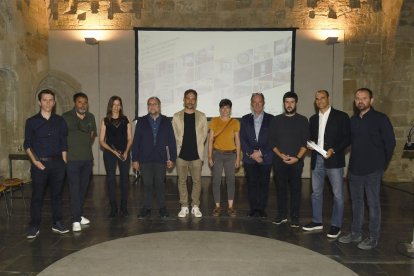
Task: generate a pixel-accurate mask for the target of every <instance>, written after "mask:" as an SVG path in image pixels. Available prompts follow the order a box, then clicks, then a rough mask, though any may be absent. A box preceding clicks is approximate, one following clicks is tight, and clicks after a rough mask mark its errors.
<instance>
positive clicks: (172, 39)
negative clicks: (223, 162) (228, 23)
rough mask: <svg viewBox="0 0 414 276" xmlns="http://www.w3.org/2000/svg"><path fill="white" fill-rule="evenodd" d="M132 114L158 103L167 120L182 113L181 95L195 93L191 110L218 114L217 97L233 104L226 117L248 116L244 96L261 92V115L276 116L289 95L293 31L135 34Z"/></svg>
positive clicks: (144, 31)
mask: <svg viewBox="0 0 414 276" xmlns="http://www.w3.org/2000/svg"><path fill="white" fill-rule="evenodd" d="M136 39H137V53H136V55H137V62H138V64H137V65H138V76H137V84H136V85H137V101H138V102H137V107H138V115H139V116H142V115H145V114H146V113H147V106H146V100H147V99H148V98H149V97H151V96H157V97H159V98H160V99H161V102H162V106H161V111H162V113H163V114H164V115H167V116H172V115H173V114H174V113H175V112H177V111H178V110H181V109H182V108H183V93H184V91H185V90H187V89H190V88H192V89H195V90H196V91H197V92H198V106H197V108H198V109H199V110H200V111H202V112H204V113H206V115H207V117H215V116H218V115H219V107H218V103H219V101H220V100H221V99H223V98H228V99H230V100H231V101H232V102H233V109H232V117H242V116H243V115H244V114H246V113H249V112H251V111H250V97H251V94H252V93H254V92H262V93H263V94H264V95H265V98H266V106H265V111H267V112H269V113H272V114H279V113H281V112H282V110H283V107H282V97H283V94H284V93H285V92H287V91H290V90H292V87H293V84H292V83H293V79H292V70H293V68H292V66H293V65H292V64H293V62H292V61H293V56H292V55H293V53H294V49H293V45H294V44H293V42H294V39H295V31H294V30H293V29H287V30H271V29H266V30H231V31H223V30H220V31H218V30H171V29H160V30H154V29H140V28H139V29H136Z"/></svg>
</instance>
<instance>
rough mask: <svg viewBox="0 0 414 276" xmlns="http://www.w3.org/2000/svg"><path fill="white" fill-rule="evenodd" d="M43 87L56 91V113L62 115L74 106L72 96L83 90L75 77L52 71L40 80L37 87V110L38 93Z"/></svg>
mask: <svg viewBox="0 0 414 276" xmlns="http://www.w3.org/2000/svg"><path fill="white" fill-rule="evenodd" d="M43 89H49V90H51V91H53V92H54V93H55V95H56V106H55V111H56V114H59V115H61V114H62V113H64V112H66V111H68V110H69V109H71V108H72V107H73V99H72V96H73V94H75V93H76V92H79V91H81V85H80V84H79V82H77V81H76V80H75V79H74V78H72V77H71V76H69V75H67V74H65V73H62V72H57V71H53V72H50V73H49V75H48V76H46V77H45V78H44V79H43V80H42V81H41V82H40V84H39V86H38V88H37V89H36V95H35V100H34V102H35V104H36V111H37V110H38V103H37V102H38V100H37V95H38V93H39V92H40V91H42V90H43Z"/></svg>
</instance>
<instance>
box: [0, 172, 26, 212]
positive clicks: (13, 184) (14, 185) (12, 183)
mask: <svg viewBox="0 0 414 276" xmlns="http://www.w3.org/2000/svg"><path fill="white" fill-rule="evenodd" d="M1 184H2V185H3V186H5V187H7V188H8V189H9V190H10V206H11V209H12V208H13V190H14V189H19V188H20V192H21V195H22V199H23V203H24V208H25V209H27V206H26V199H25V198H24V181H23V180H21V179H20V178H8V179H5V180H4V181H3V182H2V183H1ZM11 209H10V210H11Z"/></svg>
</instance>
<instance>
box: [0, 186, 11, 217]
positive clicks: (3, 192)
mask: <svg viewBox="0 0 414 276" xmlns="http://www.w3.org/2000/svg"><path fill="white" fill-rule="evenodd" d="M7 189H8V187H6V186H4V185H1V184H0V194H1V195H2V196H3V198H4V205H6V212H7V216H10V213H9V206H8V204H7V194H6V190H7Z"/></svg>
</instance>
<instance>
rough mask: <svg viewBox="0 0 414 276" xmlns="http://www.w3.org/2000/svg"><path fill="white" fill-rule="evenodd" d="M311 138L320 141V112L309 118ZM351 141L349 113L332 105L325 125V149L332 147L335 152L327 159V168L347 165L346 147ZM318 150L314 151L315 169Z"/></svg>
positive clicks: (312, 162) (312, 164)
mask: <svg viewBox="0 0 414 276" xmlns="http://www.w3.org/2000/svg"><path fill="white" fill-rule="evenodd" d="M309 130H310V140H312V141H313V142H315V143H318V132H319V112H318V113H317V114H315V115H313V116H312V117H310V119H309ZM350 143H351V131H350V120H349V117H348V114H346V113H345V112H342V111H339V110H336V109H334V108H333V107H331V112H330V113H329V117H328V121H327V122H326V127H325V136H324V145H323V148H324V150H328V149H330V148H332V149H333V150H334V152H335V154H334V155H333V156H332V157H331V158H329V159H324V160H325V168H328V169H333V168H342V167H345V149H346V148H347V147H348V146H349V145H350ZM317 154H318V153H317V152H316V151H314V150H313V151H312V157H311V169H312V170H313V169H315V165H316V156H317Z"/></svg>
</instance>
